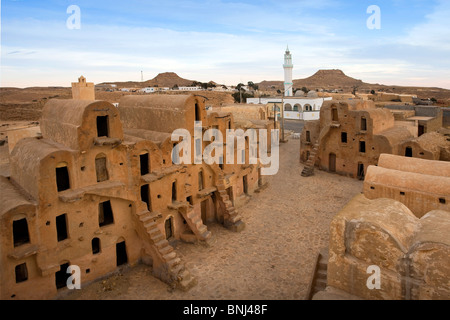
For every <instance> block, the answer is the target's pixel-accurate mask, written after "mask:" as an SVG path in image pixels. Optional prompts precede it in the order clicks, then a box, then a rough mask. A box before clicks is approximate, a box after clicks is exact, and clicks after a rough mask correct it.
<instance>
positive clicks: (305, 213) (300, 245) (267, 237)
mask: <svg viewBox="0 0 450 320" xmlns="http://www.w3.org/2000/svg"><path fill="white" fill-rule="evenodd" d="M298 148H299V140H294V139H290V140H289V141H288V142H287V143H284V144H282V145H281V146H280V170H279V172H278V174H277V175H275V176H271V177H268V182H269V184H268V186H267V188H265V189H264V190H263V191H262V192H261V193H255V194H254V195H252V197H251V198H250V199H249V201H248V203H247V204H246V205H245V206H244V207H242V208H240V209H239V210H240V212H241V213H242V216H243V218H244V221H245V223H246V228H245V230H244V231H243V232H241V233H233V232H231V231H229V230H227V229H225V228H223V227H222V226H221V225H219V224H210V225H208V228H209V230H211V232H212V233H213V239H212V241H211V243H210V244H209V245H203V244H188V243H182V242H175V243H173V246H174V247H175V248H176V250H177V252H178V254H179V256H180V257H181V258H182V260H183V261H184V262H185V263H186V267H187V268H188V269H189V271H190V272H191V274H192V275H193V276H194V277H196V279H197V281H198V284H197V285H196V286H195V287H194V288H192V289H191V290H189V291H188V292H182V291H177V290H175V291H174V290H171V289H170V288H168V286H167V285H166V284H165V283H163V282H161V281H160V280H158V279H157V278H155V277H153V276H152V275H151V267H149V266H146V265H138V266H136V267H133V268H126V269H124V270H121V271H120V272H119V273H116V274H114V275H112V276H110V277H107V278H105V279H103V280H100V281H97V282H95V283H93V284H90V285H88V286H86V287H83V286H82V290H80V291H75V292H72V293H70V294H69V295H67V296H66V299H79V300H85V299H94V300H111V299H114V300H116V299H117V300H158V299H159V300H302V299H304V298H305V297H306V295H307V290H308V284H309V281H310V278H311V273H312V270H313V268H314V263H315V257H316V254H317V252H318V251H319V250H320V249H321V248H324V247H327V246H328V240H329V225H330V222H331V220H332V218H333V216H334V215H335V214H336V213H337V212H338V211H339V210H340V209H341V208H342V207H343V206H344V205H345V204H346V203H347V202H348V201H349V200H350V199H351V198H353V197H354V196H355V195H356V194H358V193H361V191H362V182H361V181H358V180H355V179H351V178H346V177H342V176H339V175H335V174H330V173H326V172H323V171H319V170H316V174H315V175H314V176H312V177H309V178H304V177H302V176H301V171H302V169H303V165H301V164H299V160H298Z"/></svg>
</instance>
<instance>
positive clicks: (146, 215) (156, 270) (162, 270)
mask: <svg viewBox="0 0 450 320" xmlns="http://www.w3.org/2000/svg"><path fill="white" fill-rule="evenodd" d="M142 204H144V206H140V209H141V211H139V212H137V213H136V218H137V219H136V220H137V221H138V226H137V230H138V233H139V235H140V236H141V237H142V239H143V240H144V245H145V249H146V251H147V253H148V254H150V255H151V256H152V258H153V274H154V275H155V276H156V277H158V278H159V279H161V280H162V281H164V282H166V283H168V284H169V285H171V286H172V287H174V288H179V289H182V290H189V289H190V288H191V287H193V286H194V285H195V284H196V280H195V279H194V278H193V277H192V276H191V274H190V272H189V271H188V270H187V269H186V268H185V266H184V263H183V262H182V261H181V259H180V258H179V257H178V256H177V253H176V252H175V250H174V248H173V247H172V246H171V245H170V244H169V242H168V241H167V240H166V238H165V236H164V234H163V233H162V232H161V231H160V230H159V228H158V225H157V223H156V221H157V220H158V219H159V218H160V215H159V214H158V213H157V212H150V211H148V210H147V209H146V204H145V203H142ZM149 251H150V252H149Z"/></svg>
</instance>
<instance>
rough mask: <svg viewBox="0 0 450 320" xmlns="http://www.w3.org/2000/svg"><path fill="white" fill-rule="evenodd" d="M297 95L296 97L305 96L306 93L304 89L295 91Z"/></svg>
mask: <svg viewBox="0 0 450 320" xmlns="http://www.w3.org/2000/svg"><path fill="white" fill-rule="evenodd" d="M295 96H296V97H304V96H305V93H304V92H303V90H297V92H295Z"/></svg>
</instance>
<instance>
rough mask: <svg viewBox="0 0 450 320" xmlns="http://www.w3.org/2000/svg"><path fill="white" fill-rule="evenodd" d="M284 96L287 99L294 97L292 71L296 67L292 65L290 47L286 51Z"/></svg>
mask: <svg viewBox="0 0 450 320" xmlns="http://www.w3.org/2000/svg"><path fill="white" fill-rule="evenodd" d="M283 68H284V95H285V96H286V97H292V96H293V94H292V86H293V85H294V83H293V82H292V69H293V68H294V65H293V64H292V55H291V52H290V51H289V46H288V47H287V49H286V52H285V54H284V65H283Z"/></svg>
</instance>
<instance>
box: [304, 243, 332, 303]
mask: <svg viewBox="0 0 450 320" xmlns="http://www.w3.org/2000/svg"><path fill="white" fill-rule="evenodd" d="M327 270H328V250H327V249H323V250H321V251H320V253H319V254H318V257H317V263H316V267H315V269H314V274H313V277H312V280H311V284H310V289H309V293H308V297H307V299H308V300H311V299H312V298H313V297H314V295H315V294H316V293H318V292H320V291H324V290H325V289H326V288H327Z"/></svg>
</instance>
